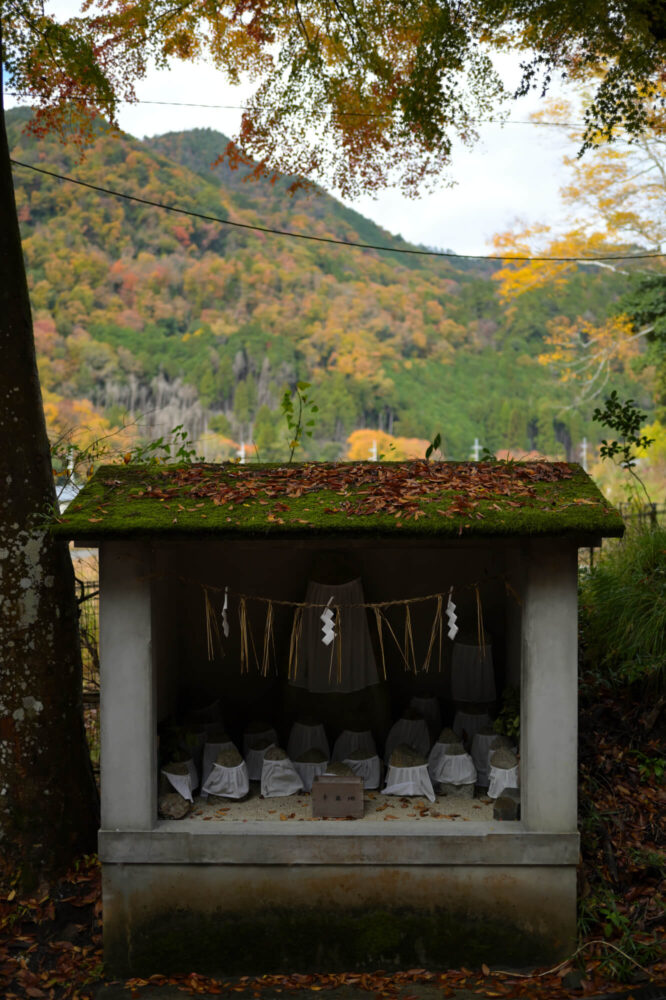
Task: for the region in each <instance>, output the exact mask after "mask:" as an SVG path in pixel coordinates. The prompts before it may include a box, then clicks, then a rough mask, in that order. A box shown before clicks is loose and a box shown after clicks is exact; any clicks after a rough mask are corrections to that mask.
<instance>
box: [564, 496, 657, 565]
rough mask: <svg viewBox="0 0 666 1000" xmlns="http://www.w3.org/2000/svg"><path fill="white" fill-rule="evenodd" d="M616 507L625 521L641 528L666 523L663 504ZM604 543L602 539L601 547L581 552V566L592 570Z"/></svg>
mask: <svg viewBox="0 0 666 1000" xmlns="http://www.w3.org/2000/svg"><path fill="white" fill-rule="evenodd" d="M616 506H617V509H618V510H619V512H620V514H621V515H622V517H623V518H624V520H625V521H628V522H631V523H632V524H638V525H639V526H640V527H644V526H649V527H651V528H658V527H659V526H660V525H661V524H663V523H664V522H666V504H663V503H662V504H658V503H646V504H643V505H642V506H637V505H636V504H633V503H618V504H616ZM602 541H603V539H600V540H599V545H598V546H596V547H595V548H588V549H581V550H580V553H579V558H578V565H579V566H581V567H589V568H590V569H592V567H593V566H594V560H595V551H596V553H597V557H598V555H599V553H600V552H601V546H602Z"/></svg>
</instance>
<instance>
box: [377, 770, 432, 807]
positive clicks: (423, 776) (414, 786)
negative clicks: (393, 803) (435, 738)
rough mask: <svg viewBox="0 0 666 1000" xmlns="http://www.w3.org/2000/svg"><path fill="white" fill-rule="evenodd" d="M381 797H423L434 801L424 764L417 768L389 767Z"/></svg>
mask: <svg viewBox="0 0 666 1000" xmlns="http://www.w3.org/2000/svg"><path fill="white" fill-rule="evenodd" d="M382 795H423V796H424V797H425V798H426V799H428V801H429V802H434V801H435V792H434V789H433V787H432V781H431V780H430V775H429V774H428V768H427V766H426V765H425V764H419V765H418V766H417V767H389V769H388V772H387V774H386V787H385V788H383V789H382Z"/></svg>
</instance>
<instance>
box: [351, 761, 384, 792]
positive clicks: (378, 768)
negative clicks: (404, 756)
mask: <svg viewBox="0 0 666 1000" xmlns="http://www.w3.org/2000/svg"><path fill="white" fill-rule="evenodd" d="M345 764H346V765H347V766H348V767H350V768H351V769H352V771H353V772H354V774H355V775H356V777H357V778H362V779H363V787H364V788H369V789H370V788H379V786H380V785H381V783H382V771H383V770H384V767H383V764H382V762H381V759H380V758H379V757H378V756H377V755H376V754H375V756H374V757H369V758H368V759H367V760H350V758H349V757H347V758H346V759H345Z"/></svg>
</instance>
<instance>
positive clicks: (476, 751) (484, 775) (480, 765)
mask: <svg viewBox="0 0 666 1000" xmlns="http://www.w3.org/2000/svg"><path fill="white" fill-rule="evenodd" d="M495 739H497V733H490V734H486V733H475V734H474V738H473V740H472V749H471V751H470V752H471V754H472V760H473V761H474V766H475V768H476V774H477V781H478V783H479V785H482V786H483V787H484V788H487V787H488V782H489V781H490V745H491V743H492V742H493V741H494V740H495Z"/></svg>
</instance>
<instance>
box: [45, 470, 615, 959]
mask: <svg viewBox="0 0 666 1000" xmlns="http://www.w3.org/2000/svg"><path fill="white" fill-rule="evenodd" d="M53 530H54V532H55V533H56V534H57V535H59V536H61V537H64V538H67V539H73V540H75V541H76V543H77V544H85V545H98V546H99V550H100V591H101V595H100V658H101V696H100V704H101V739H102V746H101V796H102V820H101V829H100V832H99V855H100V860H101V863H102V872H103V906H104V951H105V960H106V962H107V964H108V968H109V970H110V972H111V973H112V974H116V975H128V974H134V975H136V974H147V973H152V972H162V973H168V972H176V971H179V972H189V971H191V970H192V969H197V970H199V971H205V970H210V971H217V972H223V973H226V974H231V973H234V972H238V973H258V972H278V971H289V972H295V971H301V972H307V971H315V970H320V971H334V970H336V969H337V970H341V969H346V970H348V969H351V968H378V967H381V968H385V969H388V968H391V967H402V968H408V967H410V966H414V965H418V966H429V967H432V968H436V967H440V968H441V967H444V966H446V965H447V964H452V965H456V966H458V965H460V964H461V963H465V964H467V965H469V964H472V963H476V964H479V963H480V962H486V963H488V964H492V963H493V962H498V963H499V962H501V963H502V965H503V966H504V967H506V966H509V965H524V964H530V963H543V962H550V961H551V960H557V959H559V958H561V957H563V956H565V955H566V954H568V953H569V952H570V950H571V949H572V948H573V945H574V940H575V909H576V866H577V863H578V856H579V837H578V833H577V802H576V789H577V687H578V678H577V552H578V548H579V547H582V546H585V547H587V546H592V545H596V544H598V543H599V539H600V538H601V537H608V536H615V537H618V536H620V535H621V534H622V532H623V523H622V520H621V518H620V516H619V514H618V513H617V512H616V511H615V510H614V509H613V508H612V507H611V506H610V505H609V504H608V503H607V501H606V500H605V498H604V497H603V496H602V494H601V493H600V492H599V490H598V489H597V488H596V486H595V485H594V483H593V482H592V481H591V480H590V478H589V477H588V476H587V475H586V473H585V472H583V470H582V469H581V468H580V466H578V465H569V464H565V463H548V462H527V463H511V462H507V463H504V462H498V463H487V462H480V463H452V462H441V463H426V462H423V461H419V462H400V463H337V464H323V463H322V464H319V463H317V464H293V465H285V466H272V465H261V464H256V465H243V466H241V465H235V464H225V465H186V466H165V465H147V466H104V467H102V468H100V469H99V470H98V471H97V473H96V474H95V476H94V477H93V478H92V480H91V481H90V482H89V483H88V485H87V486H86V487H85V488H84V489H83V490H82V491H81V493H80V494H79V496H78V497H77V498H76V499H75V500H74V501H72V503H71V504H70V505H69V507H68V509H67V511H66V512H65V513H64V514H63V515H61V517H60V519H59V521H58V522H57V524H56V525H55V527H54V529H53ZM341 564H344V565H345V566H346V567H347V568H348V571H349V573H352V574H353V575H354V576H355V577H358V578H360V580H361V582H362V587H363V594H364V598H365V601H366V602H367V604H368V605H373V604H374V603H381V602H385V604H386V608H385V610H386V620H387V621H390V622H392V629H393V635H392V636H391V634H390V633H389V632H387V631H386V630H385V634H384V635H383V648H382V650H381V657H380V653H379V641H378V635H377V631H378V630H377V628H376V627H375V626H376V624H377V622H376V620H375V617H374V615H373V608H372V607H369V608H368V610H367V618H368V624H369V631H370V633H371V635H372V642H373V644H374V649H375V653H376V656H377V662H378V663H379V662H380V661H381V669H380V671H379V675H380V678H381V682H380V684H377V685H375V689H376V690H375V689H373V691H372V692H371V696H370V695H369V696H368V698H366V699H365V701H364V698H365V695H363V696H362V697H361V696H359V698H358V699H357V700H356V701H355V702H353V704H352V702H350V701H348V700H345V699H348V698H350V697H351V696H348V695H343V694H335V693H331V694H327V693H325V692H324V693H323V694H322V693H319V694H317V695H316V696H314V695H313V696H311V698H312V699H314V700H311V701H310V702H308V704H307V705H304V702H303V699H304V698H305V699H306V701H307V697H306V696H307V695H308V693H307V692H306V694H305V695H304V694H303V691H302V689H301V690H300V692H299V691H297V690H296V689H295V688H294V687H293V685H290V683H289V678H288V677H287V670H288V667H287V662H288V660H290V635H292V636H293V632H292V628H293V626H292V622H293V620H294V614H295V611H294V608H295V606H296V604H297V602H302V601H303V600H304V595H305V593H306V588H307V585H308V580H310V579H312V576H311V574H312V573H313V572H314V573H315V574H319V575H315V577H314V579H322V577H321V573H322V568H323V573H324V574H325V573H326V568H327V567H328V566H331V567H333V566H335V567H338V568H339V566H340V565H341ZM313 566H316V567H317V569H316V570H313ZM325 582H326V583H331V582H334V581H332V580H326V581H325ZM452 587H453V591H451V588H452ZM225 592H226V594H227V601H228V607H227V615H226V620H227V624H228V632H229V634H228V636H225V635H224V634H223V631H224V630H223V628H222V621H223V619H222V617H221V615H222V607H223V604H222V601H223V597H224V594H225ZM437 595H439V596H440V598H441V596H442V595H443V600H444V603H445V604H446V601H447V599H448V597H449V596H451V597H452V599H453V601H454V602H455V608H456V614H457V621H458V625H459V626H460V628H461V629H462V630H464V631H466V632H467V633H470V634H472V635H473V636H476V637H477V639H475V640H474V641H477V640H478V641H479V642H481V643H484V642H488V643H489V644H490V643H492V654H493V661H494V671H495V678H496V681H497V698H496V702H495V704H494V706H493V707H492V709H489V711H490V714H491V715H492V716H493V717H494V716H496V715H497V713H498V711H499V710H500V709H501V706H502V704H503V700H502V698H503V692H506V691H507V690H509V689H511V688H514V689H516V690H517V691H518V692H519V699H520V741H519V748H518V749H519V757H520V796H521V811H520V818H519V819H518V820H515V821H508V822H499V821H496V820H493V819H492V818H491V817H492V807H488V806H484V805H483V799H479V800H478V803H477V801H476V800H474V801H473V802H472V801H470V802H469V803H468V807H469V810H472V809H476V812H475V813H471V812H470V814H469V815H465V816H462V815H461V814H462V812H463V810H462V809H456V799H455V798H445V799H443V800H439V799H438V801H437V803H436V806H437V808H434V807H433V808H432V809H431V810H430V811H429V810H428V808H427V806H428V803H426V808H421V807H419V810H413V809H412V808H410V806H409V801H408V800H407V799H403V800H401V799H399V798H394V799H391V801H390V803H389V807H388V808H387V809H386V811H384V812H382V811H380V810H377V811H376V812H373V813H372V814H371V815H365V816H364V817H363V819H358V820H351V819H349V820H345V819H342V820H329V819H321V820H312V819H311V817H310V814H309V812H307V813H306V812H303V811H301V813H300V814H299V816H298V818H296V810H292V811H290V812H286V811H281V809H282V807H280V809H276V810H266V811H265V813H263V814H262V816H261V818H256V815H255V816H254V818H248V815H249V814H248V813H247V811H245V812H244V810H246V804H245V803H243V802H237V803H236V802H231V801H229V803H228V806H225V808H223V809H221V810H218V811H217V813H214V814H211V813H210V812H209V813H207V814H206V815H205V816H204V815H203V812H202V810H200V809H197V808H195V809H194V810H193V812H192V813H190V815H189V816H188V817H187V818H186V819H183V820H166V819H160V818H158V809H157V799H158V772H159V768H160V766H161V758H160V753H161V750H160V740H162V741H163V733H164V731H165V730H164V727H165V726H166V725H167V724H168V723H169V720H174V719H176V720H183V719H188V718H189V719H191V718H193V717H196V713H197V712H198V713H199V717H200V718H203V715H202V714H201V713H202V709H203V708H204V706H207V705H210V704H211V703H215V704H217V705H219V710H220V713H221V718H222V720H223V721H224V724H225V728H227V729H228V731H229V733H230V734H231V737H233V739H234V740H235V743H236V745H237V746H239V745H240V734H241V733H242V731H243V728H244V727H245V726H247V725H248V724H249V723H250V722H251V721H252V720H253V719H257V718H259V719H266V720H267V721H269V722H270V723H271V725H272V726H274V727H275V730H276V731H277V733H278V734H279V740H280V745H281V746H286V745H287V743H286V741H287V733H288V731H289V726H290V725H291V724H292V723H293V722H294V721H295V719H296V718H297V717H298V716H299V713H301V714H302V711H303V709H304V707H305V708H306V709H307V710H308V711H315V712H319V710H320V709H321V711H322V712H323V713H324V715H325V716H326V724H327V727H329V728H330V732H329V738H331V739H332V738H333V737H334V736H335V735H336V732H335V730H336V727H337V729H343V728H345V713H347V712H348V711H353V712H354V713H355V715H356V716H358V715H359V713H363V712H365V713H366V718H367V719H368V720H369V721H368V726H369V727H372V729H373V733H374V736H375V739H377V741H378V744H379V743H381V741H382V740H383V739H384V737H385V735H386V733H385V725H384V723H383V722H382V719H386V720H389V721H390V718H395V717H397V716H399V715H400V711H401V710H402V709H404V707H405V706H406V705H407V704H408V703H409V700H410V697H413V696H424V695H429V696H432V697H434V698H436V699H437V703H438V705H439V707H440V708H441V713H442V719H443V722H444V724H450V717H451V716H452V714H453V707H452V701H451V648H452V645H453V643H452V641H451V639H450V638H448V637H447V634H446V621H445V623H444V633H443V641H442V632H441V630H440V631H439V633H437V632H436V621H437V619H436V617H435V625H433V614H436V613H437V607H439V608H440V610H441V606H442V605H441V601H440V603H439V605H438V599H439V598H438V596H437ZM429 597H432V598H433V599H432V600H419V599H422V598H429ZM270 602H275V603H274V604H272V603H271V607H272V609H273V611H272V618H271V626H270V630H268V626H267V625H266V618H267V605H268V603H270ZM390 602H395V604H394V605H391V606H390V607H389V606H388V605H389V604H390ZM410 602H413V603H410ZM364 607H366V605H364ZM406 608H409V613H408V612H407V611H406ZM407 614H408V617H409V631H410V634H411V639H410V641H409V643H408V642H407V639H405V647H404V649H401V644H402V642H403V637H404V636H405V635H406V634H407V631H408V628H407V624H406V619H405V616H406V615H407ZM239 616H240V619H242V618H243V616H245V624H244V625H243V622H242V621H240V619H239ZM377 620H378V616H377ZM343 627H344V621H343ZM248 629H249V633H248V631H247V630H248ZM269 632H270V634H269ZM248 634H249V635H250V642H249V644H248V643H247V635H248ZM244 635H245V639H244V638H243V636H244ZM432 637H435V641H434V642H432V641H431V639H432ZM394 640H395V641H394ZM405 649H407V651H408V652H407V655H405ZM424 664H425V665H426V666H427V668H428V669H427V670H424V669H423V666H424ZM289 669H291V668H289ZM367 690H368V691H370V689H367ZM317 699H318V700H317ZM350 705H351V708H350V707H349V706H350ZM377 705H380V709H381V710H379V709H377ZM470 710H471V709H470ZM326 713H327V714H326ZM382 713H383V714H382ZM387 724H388V723H387ZM382 727H384V728H382ZM377 794H378V795H379V794H380V793H377ZM477 794H478V789H477ZM371 797H372V796H371ZM386 798H387V799H389V796H386ZM254 800H255V802H258V801H259V797H258V793H257V792H255V793H254ZM281 801H282V800H281ZM304 801H305V800H304ZM307 801H308V802H309V800H307ZM369 801H370V800H368V802H369ZM376 801H378V799H375V800H374V804H375V805H376ZM487 801H488V800H486V802H487ZM266 802H267V804H268V805H270V803H271V800H270V799H268V800H266ZM441 802H444V806H442V805H441ZM405 803H407V804H405ZM195 805H196V803H195ZM259 805H263V804H262V803H259ZM303 808H305V807H303ZM307 808H308V809H309V806H308V807H307ZM384 808H385V807H384V806H382V809H384ZM484 810H485V812H484ZM253 815H254V814H253ZM476 815H479V816H480V817H481V818H480V819H478V820H477V819H476V818H475V816H476Z"/></svg>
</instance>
